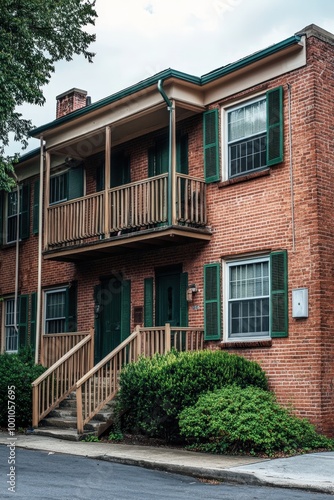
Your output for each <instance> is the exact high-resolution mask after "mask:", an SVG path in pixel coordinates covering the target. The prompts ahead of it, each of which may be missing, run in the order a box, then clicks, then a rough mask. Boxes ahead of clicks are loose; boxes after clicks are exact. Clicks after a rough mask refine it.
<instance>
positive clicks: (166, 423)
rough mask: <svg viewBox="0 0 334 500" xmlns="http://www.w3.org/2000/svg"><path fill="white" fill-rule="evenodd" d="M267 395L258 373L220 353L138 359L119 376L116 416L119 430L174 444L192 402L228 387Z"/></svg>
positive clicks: (264, 381)
mask: <svg viewBox="0 0 334 500" xmlns="http://www.w3.org/2000/svg"><path fill="white" fill-rule="evenodd" d="M232 383H235V384H238V385H239V386H241V387H246V386H248V385H255V386H258V387H261V388H263V389H267V379H266V376H265V373H264V372H263V370H262V369H261V367H260V366H259V365H258V364H257V363H255V362H252V361H248V360H246V359H245V358H243V357H241V356H237V355H235V354H228V353H226V352H222V351H208V350H207V351H199V352H176V351H172V352H170V353H168V354H166V355H156V356H154V357H153V358H141V359H140V360H139V361H138V362H137V363H133V364H130V365H128V366H127V367H125V369H124V370H122V372H121V379H120V385H121V390H120V393H119V396H118V405H117V408H118V411H119V413H120V414H123V417H122V425H123V429H125V430H128V431H130V432H139V433H142V434H147V435H148V436H150V437H159V438H162V439H169V440H170V439H174V438H177V436H178V434H179V429H178V419H177V417H178V415H179V413H180V411H181V410H183V408H185V407H187V406H191V405H193V404H194V403H195V402H196V401H197V399H198V397H199V396H200V395H201V394H203V393H204V392H207V391H210V390H211V391H212V390H215V389H219V388H222V387H224V386H225V385H230V384H232Z"/></svg>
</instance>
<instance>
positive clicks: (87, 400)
mask: <svg viewBox="0 0 334 500" xmlns="http://www.w3.org/2000/svg"><path fill="white" fill-rule="evenodd" d="M203 337H204V330H203V329H193V328H185V327H170V325H169V324H168V323H167V324H166V325H165V326H161V327H147V328H140V327H139V326H137V327H136V329H135V331H134V332H133V333H132V334H131V335H130V336H129V337H128V338H127V339H125V340H124V341H123V342H122V343H121V344H120V345H119V346H118V347H116V349H114V350H113V351H112V352H110V353H109V354H108V355H107V356H106V357H105V358H104V359H102V360H101V361H100V362H99V363H98V364H97V365H95V366H94V368H92V369H91V370H90V371H89V372H88V373H86V374H85V375H84V376H83V377H82V378H81V379H80V380H78V382H77V383H76V399H77V430H78V433H79V434H81V433H83V430H84V426H85V424H86V423H87V422H89V421H90V420H91V419H92V418H93V417H94V416H95V415H96V414H97V413H98V412H99V411H100V410H101V409H102V408H103V407H104V406H105V405H106V404H107V403H108V402H109V401H110V400H111V399H112V398H113V397H114V396H115V395H116V393H117V391H118V388H119V384H118V380H119V373H120V370H121V369H122V367H123V366H125V365H127V364H129V363H131V362H134V361H137V359H138V357H139V356H140V355H143V356H146V357H151V356H153V355H154V354H156V353H159V354H165V353H167V352H168V351H170V350H171V348H172V347H174V348H176V349H179V350H187V351H189V350H199V349H202V348H203Z"/></svg>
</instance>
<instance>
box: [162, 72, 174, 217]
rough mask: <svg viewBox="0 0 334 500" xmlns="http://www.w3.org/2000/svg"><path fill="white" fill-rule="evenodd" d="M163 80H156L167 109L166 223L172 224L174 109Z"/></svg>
mask: <svg viewBox="0 0 334 500" xmlns="http://www.w3.org/2000/svg"><path fill="white" fill-rule="evenodd" d="M162 84H163V81H162V80H159V81H158V90H159V92H160V94H161V95H162V97H163V99H164V101H165V103H166V104H167V109H168V111H169V145H168V146H169V147H168V184H167V185H168V198H167V200H168V201H167V206H168V225H169V226H172V225H173V222H174V221H173V210H172V207H173V190H174V168H173V156H172V155H173V127H174V113H173V112H174V110H175V108H173V103H172V101H171V100H170V99H169V98H168V97H167V95H166V92H165V91H164V89H163V86H162Z"/></svg>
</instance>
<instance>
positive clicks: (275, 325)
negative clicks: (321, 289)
mask: <svg viewBox="0 0 334 500" xmlns="http://www.w3.org/2000/svg"><path fill="white" fill-rule="evenodd" d="M287 269H288V262H287V252H286V251H282V252H273V253H272V254H270V274H271V295H270V298H271V336H272V337H287V336H288V270H287Z"/></svg>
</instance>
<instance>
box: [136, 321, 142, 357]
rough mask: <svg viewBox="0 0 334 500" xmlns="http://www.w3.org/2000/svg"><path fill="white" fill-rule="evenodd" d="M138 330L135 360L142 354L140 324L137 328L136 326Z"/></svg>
mask: <svg viewBox="0 0 334 500" xmlns="http://www.w3.org/2000/svg"><path fill="white" fill-rule="evenodd" d="M135 330H136V332H137V354H136V357H135V361H137V360H138V358H139V356H140V355H141V335H140V326H139V325H137V326H136V328H135Z"/></svg>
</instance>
